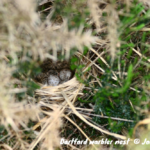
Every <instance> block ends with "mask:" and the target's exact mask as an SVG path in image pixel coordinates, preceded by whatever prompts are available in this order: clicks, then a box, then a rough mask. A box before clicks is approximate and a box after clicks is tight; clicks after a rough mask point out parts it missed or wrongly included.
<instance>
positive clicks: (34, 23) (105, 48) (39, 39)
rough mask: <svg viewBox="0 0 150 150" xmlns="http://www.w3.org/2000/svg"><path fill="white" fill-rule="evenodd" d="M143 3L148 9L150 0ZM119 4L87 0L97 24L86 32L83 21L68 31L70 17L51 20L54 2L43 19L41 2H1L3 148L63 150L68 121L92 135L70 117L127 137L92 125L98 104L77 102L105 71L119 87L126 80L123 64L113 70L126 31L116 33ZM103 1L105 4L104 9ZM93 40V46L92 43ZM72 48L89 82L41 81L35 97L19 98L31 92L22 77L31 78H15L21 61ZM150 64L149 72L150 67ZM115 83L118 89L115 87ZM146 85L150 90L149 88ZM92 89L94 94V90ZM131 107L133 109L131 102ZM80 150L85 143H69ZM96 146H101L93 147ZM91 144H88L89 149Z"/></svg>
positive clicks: (91, 21) (0, 121)
mask: <svg viewBox="0 0 150 150" xmlns="http://www.w3.org/2000/svg"><path fill="white" fill-rule="evenodd" d="M140 1H142V2H143V3H144V4H145V5H146V6H147V7H149V5H150V4H149V1H148V0H147V1H146V0H140ZM45 3H47V1H45ZM85 3H86V5H85ZM120 3H121V2H120V1H119V0H118V1H117V2H116V3H113V2H112V1H111V0H110V1H107V0H104V1H101V2H99V1H97V0H87V1H83V4H84V6H86V7H87V8H88V9H89V11H90V16H89V17H88V18H85V19H86V20H88V24H90V25H91V24H94V25H95V28H94V29H93V28H86V30H85V28H84V26H82V25H81V26H80V28H79V29H72V30H69V29H68V25H67V23H68V22H67V19H64V18H62V23H55V22H53V21H50V20H51V16H52V13H53V11H54V8H53V6H51V8H50V9H51V12H50V14H49V15H48V17H47V19H46V20H45V21H41V20H40V16H39V14H38V13H37V12H36V11H35V9H36V7H37V5H38V4H37V3H36V2H34V1H29V0H26V1H19V0H15V1H13V2H12V1H11V0H1V1H0V22H1V23H0V68H1V71H0V80H1V82H0V83H1V84H0V99H1V100H0V124H1V126H2V127H3V129H2V131H1V133H0V134H1V135H2V138H1V139H0V148H1V149H10V150H11V149H13V150H19V149H21V150H27V149H29V150H33V149H39V150H40V149H41V150H43V149H48V150H53V149H56V148H58V147H59V148H60V149H65V148H66V147H65V148H64V147H63V146H62V145H60V139H61V137H60V130H61V131H62V130H65V131H66V130H67V129H66V128H63V125H64V124H65V123H67V122H70V123H71V124H73V126H74V127H75V128H77V129H78V130H79V131H80V132H81V134H82V135H83V136H84V137H85V139H88V141H90V140H91V138H90V137H89V135H87V133H86V132H85V131H84V130H83V129H82V128H81V127H80V126H79V124H78V123H76V122H75V121H74V120H73V119H72V118H71V116H72V115H75V116H76V117H77V118H78V119H80V121H82V122H84V124H85V125H87V126H90V127H92V128H93V129H95V130H97V131H99V133H101V134H105V135H107V136H111V137H114V138H116V139H122V140H124V139H127V135H125V134H117V133H112V132H110V131H108V130H106V129H105V128H103V127H101V126H98V125H95V124H94V123H92V117H91V116H90V114H91V113H92V114H93V112H94V108H82V107H81V108H80V105H79V103H78V102H77V98H79V97H80V98H83V97H86V98H88V96H91V95H92V96H93V95H94V94H95V93H96V92H97V91H98V89H97V88H95V86H96V85H98V86H99V87H103V84H102V83H101V80H99V77H100V76H102V75H103V74H106V69H110V70H111V73H112V77H111V78H112V80H113V81H117V82H118V83H119V85H120V86H122V83H121V82H120V80H119V79H118V78H125V76H126V75H127V71H125V70H124V69H122V68H121V64H120V62H118V64H117V65H118V70H117V71H116V70H115V71H114V70H112V69H111V68H112V66H113V62H114V60H115V59H116V58H118V56H117V53H118V52H119V51H120V45H121V44H122V43H123V41H120V40H119V36H120V34H121V32H122V31H119V32H118V28H119V25H120V20H119V15H120V14H123V12H122V11H121V10H120V11H116V7H117V5H119V4H120ZM122 3H125V4H127V10H128V9H129V8H130V7H131V5H132V1H130V0H124V1H123V2H122ZM103 5H104V7H102V6H103ZM103 13H108V14H109V15H108V16H107V17H106V18H105V19H106V20H104V19H103ZM124 15H127V14H124ZM147 30H148V31H149V28H148V27H147V28H146V27H145V28H142V32H144V31H147ZM92 31H94V32H96V36H94V35H92ZM103 34H107V36H106V38H105V39H103V38H102V37H101V36H100V35H103ZM91 44H93V45H94V46H93V47H92V46H91ZM84 46H86V47H87V48H88V49H89V51H88V53H87V54H86V55H83V53H82V52H83V50H84V48H83V47H84ZM74 47H76V48H77V49H78V51H76V52H75V54H74V55H75V56H76V57H77V58H78V59H79V65H80V64H82V65H84V67H83V68H82V77H81V78H82V80H84V81H86V80H88V79H89V77H91V76H92V79H91V81H90V82H89V85H88V86H86V85H85V84H83V83H81V82H79V81H78V80H77V78H76V77H73V78H72V79H71V80H69V81H68V82H65V83H63V84H60V85H58V86H55V87H52V86H43V85H40V89H37V90H36V91H35V95H34V96H33V97H32V96H29V95H28V94H26V93H25V95H24V97H23V99H22V100H21V101H20V100H19V99H18V97H17V94H18V93H22V92H26V91H27V90H28V89H27V87H26V86H25V85H24V84H23V81H27V79H28V78H29V77H28V76H26V75H24V74H21V73H20V76H21V79H22V80H20V78H19V79H17V78H14V77H13V76H12V74H13V73H14V72H15V71H16V70H17V69H18V68H17V67H18V64H19V63H22V62H26V61H27V62H37V61H39V60H40V61H43V60H44V59H45V58H50V59H53V60H55V61H57V59H58V57H57V54H58V52H60V53H62V54H64V55H65V59H69V58H70V51H71V49H72V48H74ZM132 50H133V52H135V53H134V55H137V57H138V59H139V61H140V60H141V59H142V58H145V59H146V60H147V63H148V62H149V57H147V56H144V55H143V54H142V52H141V51H140V50H139V49H138V50H136V49H134V48H133V49H132ZM50 51H52V53H50ZM127 53H128V52H127ZM107 55H109V56H111V63H110V62H107V59H106V58H107ZM98 60H100V61H101V62H102V66H100V65H99V63H98ZM125 60H127V58H125ZM138 65H139V64H137V65H136V66H135V68H136V67H137V66H138ZM89 67H90V68H91V69H90V70H89ZM147 68H148V69H147V72H148V70H149V67H147ZM122 70H123V71H122ZM30 72H32V70H29V74H30ZM76 73H78V71H76ZM29 74H27V75H29ZM113 86H114V87H115V85H113ZM142 87H143V88H144V89H145V91H146V92H147V93H148V91H149V87H147V86H146V87H144V86H142ZM93 88H94V92H93V91H92V89H93ZM84 89H87V90H88V91H89V93H90V94H89V93H88V94H87V95H86V94H85V93H84V92H83V90H84ZM129 89H130V90H132V91H137V89H135V88H134V86H133V87H132V86H130V87H129ZM35 97H36V98H35ZM37 97H38V98H37ZM129 101H130V100H129ZM130 105H131V107H132V108H133V110H134V109H135V108H134V105H133V104H132V102H131V101H130ZM137 109H138V108H137ZM148 112H149V111H147V112H146V113H148ZM93 115H94V114H93ZM95 116H96V115H95ZM100 117H103V118H107V117H108V116H104V115H103V114H102V115H101V116H100ZM111 119H114V120H122V121H126V122H133V120H129V119H124V118H114V117H112V118H111ZM31 122H32V123H31ZM30 123H31V125H30ZM141 124H142V125H143V124H146V125H147V124H149V119H145V120H143V121H141V122H139V123H138V124H137V125H136V127H135V130H136V129H137V127H138V126H139V125H141ZM131 146H132V145H131ZM81 148H83V149H84V148H85V147H83V146H82V145H80V146H79V147H75V146H73V145H71V144H70V145H68V147H67V149H72V150H73V149H81ZM92 148H93V149H103V148H101V147H97V146H95V145H93V146H92ZM92 148H91V147H90V149H92ZM85 149H86V148H85ZM110 149H111V147H110Z"/></svg>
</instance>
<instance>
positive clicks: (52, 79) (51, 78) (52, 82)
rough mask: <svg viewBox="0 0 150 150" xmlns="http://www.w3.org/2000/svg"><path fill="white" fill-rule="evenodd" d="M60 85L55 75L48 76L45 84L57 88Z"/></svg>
mask: <svg viewBox="0 0 150 150" xmlns="http://www.w3.org/2000/svg"><path fill="white" fill-rule="evenodd" d="M59 83H60V79H59V77H58V76H57V75H53V74H50V75H49V77H48V80H47V84H48V85H51V86H57V85H58V84H59Z"/></svg>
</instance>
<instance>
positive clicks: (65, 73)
mask: <svg viewBox="0 0 150 150" xmlns="http://www.w3.org/2000/svg"><path fill="white" fill-rule="evenodd" d="M71 76H72V72H71V71H70V70H69V69H62V70H61V71H60V73H59V77H60V79H61V80H62V81H68V80H70V78H71Z"/></svg>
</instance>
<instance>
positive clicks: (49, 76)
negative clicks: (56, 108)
mask: <svg viewBox="0 0 150 150" xmlns="http://www.w3.org/2000/svg"><path fill="white" fill-rule="evenodd" d="M41 68H42V73H41V74H39V75H37V76H36V77H35V80H36V81H37V82H38V83H40V85H41V88H40V89H37V90H36V91H35V94H36V95H37V96H39V97H40V98H41V100H40V101H42V102H47V103H57V102H62V101H64V100H65V98H64V94H65V95H66V96H67V98H68V99H69V100H70V101H72V100H73V99H75V98H76V96H77V95H81V96H82V95H83V93H82V92H81V91H82V89H83V87H84V84H82V83H80V82H79V81H78V80H77V79H76V77H75V76H74V74H75V73H74V71H72V70H71V69H70V63H69V62H68V61H57V62H53V61H52V60H51V59H47V60H45V61H44V62H43V64H42V65H41Z"/></svg>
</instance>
